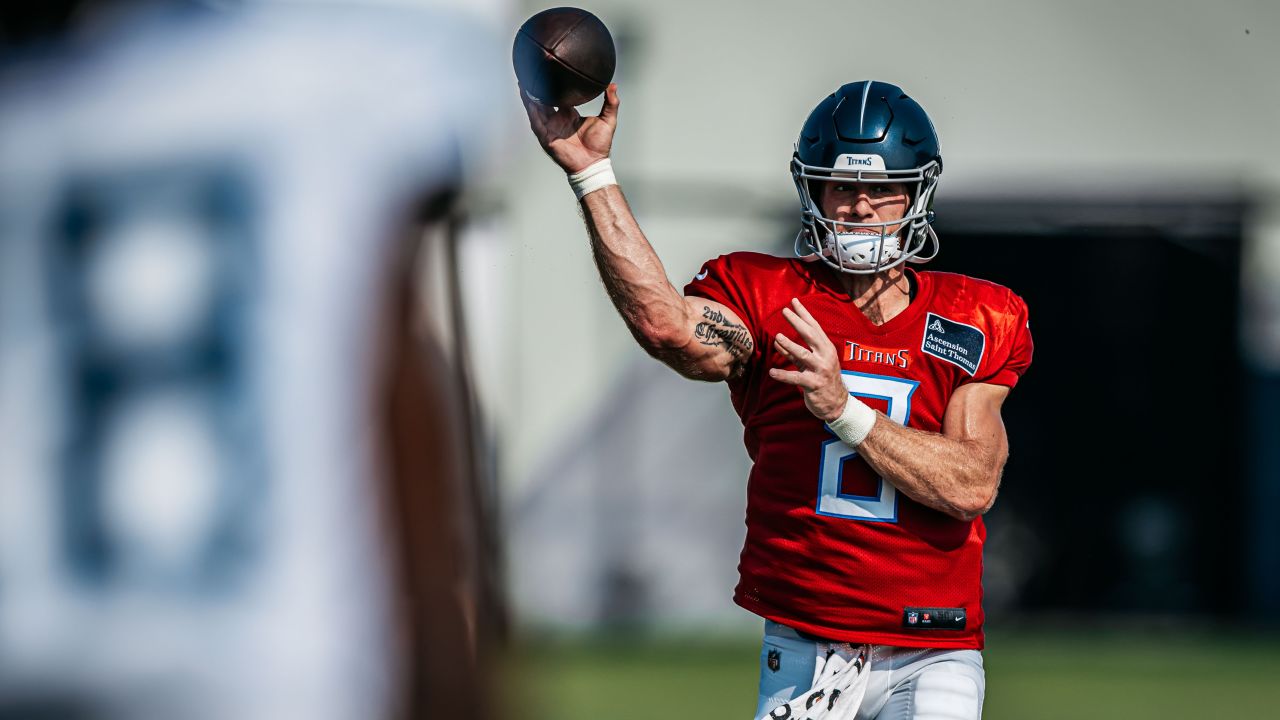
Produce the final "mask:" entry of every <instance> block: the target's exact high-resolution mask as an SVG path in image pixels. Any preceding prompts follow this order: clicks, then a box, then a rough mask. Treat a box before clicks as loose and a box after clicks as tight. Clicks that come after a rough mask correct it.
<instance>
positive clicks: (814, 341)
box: [769, 298, 849, 422]
mask: <svg viewBox="0 0 1280 720" xmlns="http://www.w3.org/2000/svg"><path fill="white" fill-rule="evenodd" d="M782 316H783V317H785V318H786V319H787V322H789V323H791V327H794V328H795V329H796V332H797V333H799V334H800V339H801V340H803V341H804V342H805V343H806V344H808V346H809V347H807V348H806V347H804V346H802V345H800V344H799V343H796V342H794V341H792V340H791V339H790V338H788V337H787V336H786V335H783V334H782V333H778V334H777V335H776V336H775V337H774V339H773V347H774V348H776V349H777V351H778V352H779V353H782V356H783V357H785V358H786V359H788V360H790V361H791V362H792V363H794V364H795V366H796V368H797V369H796V370H783V369H782V368H770V369H769V377H771V378H773V379H774V380H777V381H778V382H784V383H786V384H788V385H795V386H797V387H799V388H800V389H801V390H803V391H804V404H805V405H806V406H807V407H808V408H809V412H811V413H813V414H814V416H815V417H817V418H818V419H819V420H821V421H822V422H831V421H832V420H835V419H837V418H839V417H840V413H842V412H844V404H845V403H846V402H848V400H849V391H848V390H846V389H845V387H844V381H843V380H841V379H840V356H839V353H837V352H836V346H835V345H834V344H832V342H831V338H828V337H827V334H826V333H825V332H823V330H822V326H821V325H819V324H818V321H817V320H814V319H813V316H812V315H810V314H809V311H808V310H806V309H805V307H804V305H801V304H800V301H799V300H797V299H795V298H792V299H791V307H785V308H783V309H782Z"/></svg>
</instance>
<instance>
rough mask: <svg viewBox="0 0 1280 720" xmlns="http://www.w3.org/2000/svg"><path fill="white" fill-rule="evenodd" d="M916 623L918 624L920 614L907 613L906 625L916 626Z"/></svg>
mask: <svg viewBox="0 0 1280 720" xmlns="http://www.w3.org/2000/svg"><path fill="white" fill-rule="evenodd" d="M918 622H920V613H915V612H909V613H907V624H908V625H915V624H916V623H918Z"/></svg>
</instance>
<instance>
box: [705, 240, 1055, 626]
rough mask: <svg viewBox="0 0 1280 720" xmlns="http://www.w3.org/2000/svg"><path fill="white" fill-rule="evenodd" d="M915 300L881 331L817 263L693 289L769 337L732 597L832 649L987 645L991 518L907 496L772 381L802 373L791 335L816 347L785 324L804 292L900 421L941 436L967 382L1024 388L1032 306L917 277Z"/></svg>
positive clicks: (753, 398) (713, 269)
mask: <svg viewBox="0 0 1280 720" xmlns="http://www.w3.org/2000/svg"><path fill="white" fill-rule="evenodd" d="M908 272H909V273H913V275H914V277H915V281H916V286H917V292H916V297H915V299H914V300H912V302H911V304H910V305H909V306H908V307H907V308H906V309H905V310H903V311H902V312H901V313H899V314H898V315H897V316H895V317H894V318H893V319H891V320H890V321H889V322H887V323H885V324H884V325H874V324H872V323H871V322H870V321H869V320H867V318H866V316H865V315H863V314H862V312H861V311H860V310H859V309H858V308H857V306H856V305H854V303H853V300H852V298H850V296H849V295H848V293H846V292H845V291H844V290H843V289H842V287H841V285H840V283H839V281H838V278H837V277H836V276H835V271H833V270H832V269H831V268H829V267H827V266H826V265H824V264H822V263H819V262H806V261H804V260H799V259H784V258H777V257H772V256H768V255H761V254H757V253H745V252H741V253H733V254H730V255H724V256H721V257H719V258H717V259H715V260H712V261H711V262H709V263H707V264H706V265H705V266H704V267H703V269H702V272H700V273H698V275H697V277H695V278H694V280H693V282H691V283H690V284H689V285H688V286H687V287H686V288H685V294H686V295H693V296H698V297H705V298H710V299H712V300H715V301H716V302H719V303H723V304H724V305H726V306H728V307H730V308H732V309H733V310H734V311H735V312H737V313H738V316H739V317H740V318H742V321H743V322H744V323H745V324H746V326H747V328H748V329H749V330H750V332H751V334H752V336H753V338H754V339H755V351H754V353H753V354H752V356H751V357H750V359H749V360H748V363H747V368H746V372H745V373H744V374H743V375H742V376H740V377H739V378H737V379H735V380H731V381H730V382H729V389H730V391H731V393H732V399H733V406H734V408H735V409H736V410H737V411H738V415H739V416H740V417H741V418H742V424H743V426H744V428H745V433H744V434H745V441H746V446H747V453H748V454H749V455H750V456H751V460H752V461H753V462H754V466H753V467H752V470H751V477H750V480H749V482H748V486H747V487H748V489H747V539H746V543H745V545H744V546H743V549H742V559H741V562H740V564H739V566H738V570H739V573H740V576H741V579H740V581H739V583H738V587H737V589H736V591H735V593H734V600H735V601H736V602H737V603H738V604H739V605H741V606H742V607H744V608H746V609H747V610H750V611H752V612H754V613H756V614H757V615H760V616H763V617H765V618H768V619H770V620H774V621H776V622H780V623H783V624H785V625H789V626H791V627H793V628H796V629H798V630H801V631H803V632H807V633H811V634H813V635H817V636H819V637H823V638H828V639H832V640H841V641H846V642H856V643H876V644H885V645H898V646H907V647H935V648H981V647H982V645H983V635H982V623H983V613H982V544H983V541H984V540H985V538H986V528H985V526H984V525H983V523H982V519H981V518H978V519H976V520H973V521H971V522H962V521H960V520H956V519H955V518H952V517H950V516H948V515H946V514H944V513H942V512H939V511H937V510H933V509H930V508H928V507H926V506H924V505H921V504H920V503H918V502H916V501H914V500H912V499H911V498H909V497H907V496H906V495H905V494H903V493H901V492H898V491H897V489H896V488H894V486H893V485H892V484H890V483H889V482H886V481H884V480H882V479H881V478H880V477H878V476H877V475H876V473H875V472H874V471H873V470H871V468H870V466H868V465H867V464H866V462H865V461H863V460H862V459H861V458H859V457H858V455H857V453H856V452H855V451H854V450H853V449H852V448H850V447H849V446H847V445H845V444H844V443H843V442H841V441H840V440H839V439H837V438H836V436H835V435H834V434H833V433H832V432H831V431H830V430H829V429H827V427H826V426H825V425H824V424H823V423H822V422H821V421H820V420H818V419H817V418H815V417H814V416H813V415H812V414H811V413H810V412H809V410H808V409H807V408H806V407H805V404H804V397H803V395H802V393H801V391H800V390H799V389H798V388H796V387H793V386H790V385H786V384H783V383H781V382H778V381H776V380H773V379H771V378H770V377H769V374H768V371H769V368H772V367H787V368H791V367H792V366H791V365H790V363H788V362H787V361H786V360H785V359H784V358H783V357H782V356H781V355H780V354H778V353H777V351H776V350H775V349H774V347H773V340H772V338H773V337H774V336H775V335H776V334H777V333H783V334H785V335H786V336H787V337H790V338H792V339H793V340H796V341H797V342H799V343H801V344H804V343H803V341H801V340H800V339H799V336H798V335H797V333H796V332H795V329H794V328H792V327H791V324H790V323H788V322H787V321H786V319H785V318H784V317H783V316H782V309H783V308H784V307H786V306H787V304H788V303H789V302H790V301H791V298H799V300H800V302H802V303H804V306H805V307H806V308H808V310H809V312H810V313H812V314H813V317H814V318H815V319H816V320H817V321H818V323H819V324H820V325H821V326H822V328H823V329H824V330H825V331H826V333H827V336H828V337H830V338H831V341H832V342H833V343H834V344H835V346H836V350H837V351H838V352H839V354H840V361H841V368H842V370H843V378H844V381H845V386H846V387H847V388H848V390H849V392H850V393H851V394H853V395H855V396H857V397H859V398H861V399H862V400H863V401H864V402H866V403H867V404H868V405H870V406H871V407H873V408H875V409H877V410H880V411H881V412H884V413H885V414H886V415H888V416H889V417H890V418H892V419H893V420H894V421H896V422H899V423H902V424H903V425H907V426H909V427H913V428H917V429H919V430H925V431H929V432H940V431H941V430H942V417H943V413H944V412H945V411H946V409H947V403H948V401H949V400H950V399H951V394H952V393H953V392H955V390H956V388H958V387H960V386H961V385H963V384H965V383H971V382H982V383H991V384H995V385H1004V386H1007V387H1013V386H1014V384H1015V383H1017V381H1018V378H1019V377H1020V376H1021V375H1022V373H1023V372H1024V371H1025V370H1026V369H1027V366H1028V365H1029V364H1030V363H1031V351H1032V343H1031V333H1030V331H1029V330H1028V327H1027V306H1026V304H1025V303H1024V302H1023V301H1022V299H1021V298H1019V297H1018V296H1017V295H1015V294H1013V292H1011V291H1009V290H1008V289H1006V288H1004V287H1001V286H1000V285H996V284H994V283H990V282H986V281H983V280H976V279H974V278H970V277H965V276H963V275H954V274H950V273H937V272H914V271H911V270H908Z"/></svg>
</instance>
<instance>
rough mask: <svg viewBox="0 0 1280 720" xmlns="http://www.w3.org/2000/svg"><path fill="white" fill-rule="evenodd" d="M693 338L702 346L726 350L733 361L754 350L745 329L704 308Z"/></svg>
mask: <svg viewBox="0 0 1280 720" xmlns="http://www.w3.org/2000/svg"><path fill="white" fill-rule="evenodd" d="M693 336H694V337H695V338H697V339H698V342H700V343H702V344H703V345H707V346H709V347H722V348H724V349H725V350H728V351H729V354H730V355H732V356H733V358H734V359H735V360H741V359H742V358H744V357H746V356H747V355H750V354H751V351H752V350H754V349H755V341H754V340H752V339H751V332H750V331H748V330H747V328H746V327H744V326H742V325H739V324H737V323H735V322H731V321H730V320H729V319H728V318H726V317H725V316H724V313H722V312H720V311H718V310H712V309H711V308H710V307H706V306H703V308H702V321H701V322H699V323H698V325H697V326H696V327H695V328H694V329H693Z"/></svg>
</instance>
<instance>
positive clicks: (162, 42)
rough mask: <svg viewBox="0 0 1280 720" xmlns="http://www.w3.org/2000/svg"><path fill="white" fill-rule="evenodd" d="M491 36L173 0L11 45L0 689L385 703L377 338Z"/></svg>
mask: <svg viewBox="0 0 1280 720" xmlns="http://www.w3.org/2000/svg"><path fill="white" fill-rule="evenodd" d="M486 47H489V45H488V41H487V39H486V38H483V37H480V38H478V37H477V35H476V32H475V30H474V29H473V28H470V27H467V26H463V25H459V24H458V23H457V22H456V21H449V20H443V19H441V18H439V17H428V16H424V15H422V14H420V13H415V12H408V11H381V12H373V11H356V10H341V9H334V8H328V9H325V8H319V9H317V8H310V9H306V10H305V11H304V10H301V9H295V10H287V9H285V10H271V11H259V12H254V13H249V14H233V15H219V14H205V13H200V12H195V13H191V12H190V11H185V12H180V13H179V14H176V15H174V14H170V15H165V16H154V15H152V16H139V17H135V18H133V19H132V20H131V21H129V22H128V23H127V24H126V25H124V26H122V27H119V28H117V29H115V30H113V31H111V32H107V33H103V34H101V35H99V36H98V37H96V38H95V39H94V40H93V41H92V42H81V43H78V44H68V45H65V46H62V47H60V48H58V49H56V50H53V51H50V52H48V53H46V54H44V55H41V56H27V57H25V58H23V60H22V61H21V62H16V63H10V64H9V65H8V66H7V67H4V68H0V711H2V712H5V713H6V714H7V715H10V716H13V715H15V714H16V715H21V714H23V711H22V710H20V709H18V710H15V709H14V708H22V707H24V706H25V707H29V708H30V709H32V711H33V712H34V711H35V710H37V709H41V708H43V709H44V710H43V711H44V712H46V713H49V712H52V713H53V714H54V715H56V716H74V713H73V712H72V711H71V710H70V709H65V708H64V710H65V711H60V710H57V708H58V707H59V703H63V702H65V703H67V705H69V706H76V707H78V706H79V704H84V705H87V706H90V707H93V708H94V711H93V713H92V715H93V716H95V717H96V716H99V714H101V715H103V716H120V717H183V718H202V717H210V718H214V717H217V718H276V719H282V718H312V719H314V718H352V719H355V718H360V719H362V720H363V719H366V718H377V717H383V716H386V714H387V712H388V710H389V707H390V706H391V705H392V704H393V703H394V702H395V701H394V700H393V699H392V696H393V695H394V693H395V692H396V690H395V688H394V687H393V685H394V684H395V682H396V673H397V672H400V671H401V670H402V669H401V668H397V667H396V662H395V660H394V658H395V657H396V653H397V651H398V650H399V649H398V648H396V647H395V644H396V643H397V642H403V640H402V638H398V637H397V630H396V628H395V626H394V624H395V620H394V615H395V612H394V610H393V608H394V607H395V604H396V602H397V600H396V595H397V594H398V593H397V592H396V590H395V589H394V588H395V587H396V581H395V578H394V575H395V572H396V571H395V569H394V568H393V565H394V564H395V563H396V562H397V559H396V557H395V553H394V552H393V551H390V550H388V546H389V544H390V543H391V542H392V541H391V540H390V539H389V538H388V537H387V535H388V534H389V531H388V530H386V529H385V527H383V526H382V525H381V524H380V522H381V521H380V519H379V517H380V516H379V513H380V511H381V510H380V503H381V500H382V498H381V497H380V493H383V492H385V488H379V487H378V486H377V484H376V483H375V482H374V481H373V479H374V478H375V477H376V476H377V475H378V474H379V471H380V470H383V469H385V468H382V467H380V465H382V464H383V458H382V456H381V455H380V454H379V447H380V446H381V445H382V444H383V438H380V437H378V436H377V427H378V420H379V418H377V417H375V415H376V414H377V410H376V406H377V401H378V400H379V399H380V398H378V397H377V394H378V391H379V388H378V387H377V385H376V381H375V375H376V372H375V371H376V370H377V367H376V366H377V365H378V363H379V362H380V358H379V353H380V352H381V348H380V344H379V343H380V340H379V339H380V336H381V335H382V334H384V333H385V332H386V331H387V329H388V327H387V326H388V325H389V324H390V321H389V320H388V319H387V317H385V313H384V311H385V310H386V308H387V306H388V302H387V297H388V295H389V289H390V288H391V287H392V285H393V282H392V276H393V275H394V274H396V273H399V274H405V273H406V272H407V270H406V269H405V268H403V267H397V266H396V261H397V260H398V258H397V256H396V252H397V249H398V248H400V246H399V245H398V244H397V243H401V242H402V241H403V240H404V237H405V233H404V232H403V228H402V227H401V223H402V222H404V221H405V220H406V219H407V218H408V217H409V214H410V209H411V206H412V205H413V204H414V203H415V202H417V201H418V200H420V199H421V198H422V197H423V196H424V195H426V194H430V193H432V192H433V191H436V190H440V189H441V188H448V187H451V186H453V185H455V184H456V183H457V182H458V180H457V177H456V173H457V169H458V166H459V156H458V142H457V141H458V140H459V136H460V134H462V133H464V132H469V131H471V130H469V128H470V126H472V125H475V124H476V123H474V122H472V121H470V120H468V119H466V118H464V117H463V114H464V113H466V112H474V113H477V114H480V113H484V112H486V111H487V110H489V109H490V107H491V99H490V97H489V96H488V94H489V92H490V91H491V90H492V89H493V84H492V82H491V77H492V76H490V75H487V74H483V73H482V72H481V71H480V70H479V68H483V67H486V65H485V62H484V61H483V59H482V58H481V59H479V60H478V59H477V58H476V56H477V55H478V54H480V53H482V52H483V49H484V48H486ZM493 56H494V57H502V55H501V53H493ZM460 68H462V69H460ZM468 69H470V70H468ZM447 580H448V579H447V578H444V579H442V581H447ZM451 661H454V660H451ZM77 698H80V699H81V700H77ZM50 708H52V709H50Z"/></svg>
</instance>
